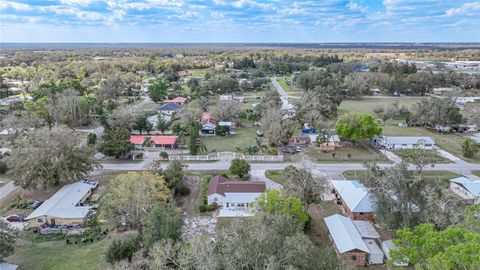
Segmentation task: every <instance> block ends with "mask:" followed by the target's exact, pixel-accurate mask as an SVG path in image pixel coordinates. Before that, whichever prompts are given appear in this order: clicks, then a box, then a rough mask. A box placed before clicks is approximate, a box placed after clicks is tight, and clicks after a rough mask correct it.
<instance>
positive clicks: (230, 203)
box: [207, 176, 266, 216]
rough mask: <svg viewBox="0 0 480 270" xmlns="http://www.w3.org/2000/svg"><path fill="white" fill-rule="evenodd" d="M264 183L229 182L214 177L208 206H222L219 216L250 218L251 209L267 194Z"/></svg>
mask: <svg viewBox="0 0 480 270" xmlns="http://www.w3.org/2000/svg"><path fill="white" fill-rule="evenodd" d="M265 189H266V185H265V182H263V181H229V180H228V179H227V178H225V177H222V176H214V177H212V179H210V182H209V183H208V194H207V195H208V197H207V201H208V204H213V203H215V204H217V205H218V206H220V215H219V216H250V215H252V213H251V211H250V209H249V207H251V206H252V205H253V203H254V202H255V200H256V199H257V198H258V197H259V196H260V195H262V194H263V193H264V192H265Z"/></svg>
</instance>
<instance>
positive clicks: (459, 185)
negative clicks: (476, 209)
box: [450, 176, 480, 204]
mask: <svg viewBox="0 0 480 270" xmlns="http://www.w3.org/2000/svg"><path fill="white" fill-rule="evenodd" d="M450 190H452V191H453V192H454V193H455V194H457V195H458V196H460V197H462V198H463V199H465V200H468V201H471V202H472V203H473V204H480V180H473V179H470V178H468V177H465V176H461V177H457V178H453V179H450Z"/></svg>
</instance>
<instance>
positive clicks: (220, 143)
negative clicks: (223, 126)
mask: <svg viewBox="0 0 480 270" xmlns="http://www.w3.org/2000/svg"><path fill="white" fill-rule="evenodd" d="M235 132H236V133H237V134H235V135H232V136H225V137H222V136H213V137H202V138H201V139H202V141H203V143H204V144H205V146H206V147H207V150H208V152H224V151H235V149H236V148H237V147H248V146H250V145H254V144H255V138H256V136H257V135H256V129H255V128H253V127H251V128H239V129H237V130H235Z"/></svg>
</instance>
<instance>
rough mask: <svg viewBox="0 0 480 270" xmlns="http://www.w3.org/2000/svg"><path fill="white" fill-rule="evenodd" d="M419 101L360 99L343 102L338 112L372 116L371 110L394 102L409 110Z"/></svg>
mask: <svg viewBox="0 0 480 270" xmlns="http://www.w3.org/2000/svg"><path fill="white" fill-rule="evenodd" d="M420 100H421V99H418V98H395V97H391V98H372V99H361V100H344V101H342V103H341V104H340V107H339V111H340V113H348V112H360V113H369V114H372V115H374V112H373V109H374V108H375V107H378V106H383V107H384V108H386V107H387V106H388V105H390V104H392V103H393V102H395V101H398V102H399V104H400V106H402V105H405V106H407V107H408V108H410V107H411V106H412V105H413V104H415V103H417V102H418V101H420Z"/></svg>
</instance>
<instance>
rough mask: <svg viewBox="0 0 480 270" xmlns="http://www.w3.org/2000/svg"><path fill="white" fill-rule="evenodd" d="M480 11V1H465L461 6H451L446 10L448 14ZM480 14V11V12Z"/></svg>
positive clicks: (465, 13)
mask: <svg viewBox="0 0 480 270" xmlns="http://www.w3.org/2000/svg"><path fill="white" fill-rule="evenodd" d="M475 11H480V2H471V3H465V4H463V6H461V7H459V8H451V9H449V10H447V11H446V12H445V15H446V16H454V15H467V14H471V13H472V12H475ZM478 15H479V16H480V12H479V14H478Z"/></svg>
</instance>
